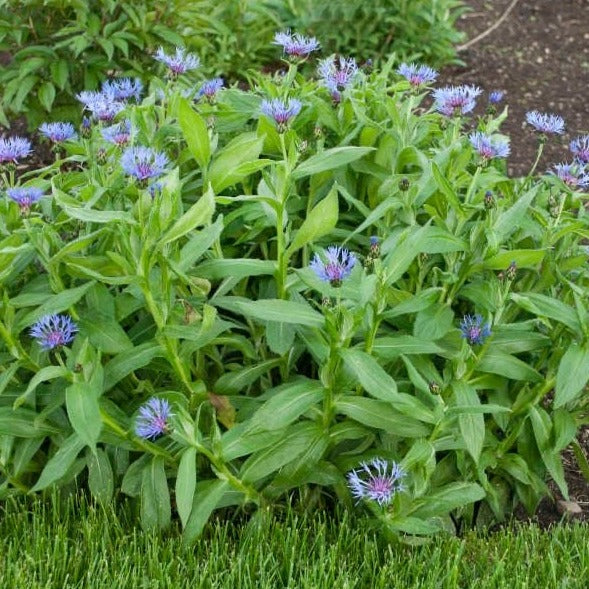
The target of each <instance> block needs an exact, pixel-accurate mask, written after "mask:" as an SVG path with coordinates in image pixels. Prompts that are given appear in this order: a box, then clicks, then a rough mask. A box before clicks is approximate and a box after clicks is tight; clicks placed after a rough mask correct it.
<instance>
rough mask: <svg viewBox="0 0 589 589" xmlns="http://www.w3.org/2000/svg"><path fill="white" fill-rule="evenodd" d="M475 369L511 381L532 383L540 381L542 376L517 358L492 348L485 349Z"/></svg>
mask: <svg viewBox="0 0 589 589" xmlns="http://www.w3.org/2000/svg"><path fill="white" fill-rule="evenodd" d="M477 369H478V370H480V371H481V372H490V373H492V374H499V375H500V376H504V377H506V378H511V379H513V380H529V381H532V382H538V381H540V380H542V375H541V374H540V373H539V372H537V371H536V370H534V369H533V368H532V367H531V366H528V365H527V364H526V363H525V362H522V361H521V360H520V359H519V358H516V357H515V356H511V355H510V354H505V353H504V352H501V351H499V350H494V349H493V348H489V349H487V351H486V352H485V354H484V356H483V357H482V358H481V360H479V363H478V364H477Z"/></svg>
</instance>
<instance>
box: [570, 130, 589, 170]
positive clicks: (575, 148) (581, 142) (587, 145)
mask: <svg viewBox="0 0 589 589" xmlns="http://www.w3.org/2000/svg"><path fill="white" fill-rule="evenodd" d="M569 149H570V150H571V153H572V154H573V155H574V156H575V158H576V159H577V161H579V162H581V163H582V164H589V135H582V136H581V137H576V138H575V139H573V140H572V141H571V143H570V145H569Z"/></svg>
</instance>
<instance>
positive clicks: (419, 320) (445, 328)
mask: <svg viewBox="0 0 589 589" xmlns="http://www.w3.org/2000/svg"><path fill="white" fill-rule="evenodd" d="M453 327H454V311H452V308H451V307H449V306H447V305H439V304H438V305H432V306H431V307H428V308H427V309H423V310H422V311H419V313H417V315H416V317H415V323H414V324H413V335H414V336H415V337H418V338H419V339H421V340H424V341H435V340H438V339H440V338H442V337H444V336H445V335H446V334H447V333H448V332H449V331H450V330H451V329H452V328H453Z"/></svg>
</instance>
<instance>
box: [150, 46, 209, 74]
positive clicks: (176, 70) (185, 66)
mask: <svg viewBox="0 0 589 589" xmlns="http://www.w3.org/2000/svg"><path fill="white" fill-rule="evenodd" d="M155 59H156V60H157V61H161V62H162V63H165V64H166V65H167V66H168V68H169V70H170V72H171V73H172V75H174V76H179V75H180V74H184V73H186V72H187V71H189V70H194V69H196V68H197V67H199V66H200V59H199V58H198V57H197V56H196V55H193V54H192V53H186V49H184V48H183V47H176V53H175V54H174V55H167V54H166V52H165V51H164V48H163V47H160V48H159V49H158V50H157V52H156V54H155Z"/></svg>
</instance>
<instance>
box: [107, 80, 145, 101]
mask: <svg viewBox="0 0 589 589" xmlns="http://www.w3.org/2000/svg"><path fill="white" fill-rule="evenodd" d="M142 90H143V84H142V83H141V80H140V79H139V78H135V79H133V80H132V79H131V78H114V79H112V80H107V81H106V82H104V83H103V84H102V94H107V95H109V96H111V97H112V99H113V100H118V101H122V102H124V101H125V100H129V98H135V100H136V101H137V102H139V99H140V98H141V92H142Z"/></svg>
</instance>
